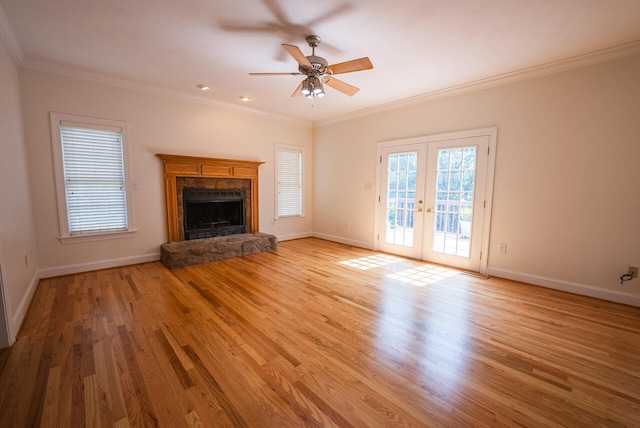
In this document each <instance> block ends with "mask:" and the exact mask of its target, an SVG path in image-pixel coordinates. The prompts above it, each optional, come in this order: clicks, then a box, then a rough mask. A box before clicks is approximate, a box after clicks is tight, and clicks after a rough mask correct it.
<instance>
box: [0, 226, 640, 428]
mask: <svg viewBox="0 0 640 428" xmlns="http://www.w3.org/2000/svg"><path fill="white" fill-rule="evenodd" d="M0 426H1V427H12V428H13V427H37V426H46V427H74V428H75V427H83V426H84V427H91V428H94V427H128V426H160V427H268V428H271V427H305V426H309V427H322V426H338V427H395V426H402V427H410V426H413V427H466V426H470V427H501V426H514V427H523V426H524V427H558V426H566V427H623V426H624V427H638V426H640V308H634V307H630V306H624V305H619V304H615V303H610V302H605V301H600V300H596V299H591V298H587V297H582V296H576V295H571V294H567V293H562V292H557V291H553V290H548V289H545V288H541V287H536V286H532V285H526V284H521V283H517V282H512V281H507V280H503V279H499V278H490V279H488V280H487V279H482V278H478V277H475V276H471V275H466V274H463V273H461V272H459V271H456V270H452V269H447V268H444V267H439V266H434V265H429V264H427V263H424V262H418V261H415V260H406V259H402V258H398V257H394V256H390V255H385V254H380V253H375V252H371V251H367V250H363V249H358V248H353V247H349V246H346V245H342V244H336V243H331V242H327V241H323V240H319V239H314V238H309V239H301V240H295V241H287V242H282V243H280V244H279V249H278V251H277V252H274V253H262V254H257V255H252V256H248V257H244V258H237V259H230V260H225V261H220V262H213V263H208V264H203V265H199V266H193V267H188V268H184V269H175V270H168V269H166V268H164V267H163V266H162V265H161V264H160V263H159V262H155V263H146V264H141V265H135V266H127V267H120V268H114V269H107V270H101V271H97V272H89V273H82V274H77V275H69V276H64V277H58V278H51V279H45V280H41V281H40V284H39V286H38V289H37V291H36V293H35V296H34V299H33V302H32V304H31V307H30V309H29V312H28V315H27V317H26V320H25V322H24V325H23V327H22V329H21V331H20V333H19V335H18V339H17V342H16V343H15V345H14V346H13V347H11V348H10V349H8V350H3V351H0Z"/></svg>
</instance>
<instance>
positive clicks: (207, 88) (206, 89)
mask: <svg viewBox="0 0 640 428" xmlns="http://www.w3.org/2000/svg"><path fill="white" fill-rule="evenodd" d="M196 88H198V89H200V90H201V91H208V90H209V89H211V86H208V85H196Z"/></svg>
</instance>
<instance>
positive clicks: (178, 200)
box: [156, 154, 277, 268]
mask: <svg viewBox="0 0 640 428" xmlns="http://www.w3.org/2000/svg"><path fill="white" fill-rule="evenodd" d="M156 156H157V157H159V158H160V159H162V161H163V163H164V182H165V201H166V210H167V233H168V238H169V242H168V243H166V244H163V245H162V247H161V260H162V262H163V263H164V264H165V265H166V266H167V267H169V268H174V267H184V266H188V265H192V264H197V263H205V262H209V261H214V260H221V259H225V258H229V257H237V256H243V255H247V254H254V253H257V252H262V251H273V250H276V249H277V239H276V237H275V236H272V235H267V234H263V233H259V232H258V231H259V223H258V221H259V211H258V208H259V204H258V167H259V166H260V165H261V164H263V163H264V162H258V161H245V160H232V159H218V158H204V157H193V156H180V155H169V154H157V155H156ZM184 188H208V189H240V188H241V189H244V190H245V197H246V200H245V225H246V230H247V232H250V233H245V234H240V235H229V236H219V237H214V238H205V239H194V240H189V241H185V240H184V222H183V213H182V189H184Z"/></svg>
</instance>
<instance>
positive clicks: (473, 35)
mask: <svg viewBox="0 0 640 428" xmlns="http://www.w3.org/2000/svg"><path fill="white" fill-rule="evenodd" d="M0 7H1V10H0V15H1V13H2V11H4V14H5V15H6V17H7V18H8V22H9V24H10V27H11V28H12V29H13V33H15V36H16V39H17V45H18V50H21V51H22V54H23V57H24V59H23V61H22V63H21V65H22V66H24V67H29V68H37V69H43V70H49V71H56V72H61V73H70V74H73V75H79V76H84V77H91V78H95V79H97V80H101V81H110V82H115V83H120V84H126V85H129V86H134V87H140V88H146V89H149V90H151V89H154V90H158V91H162V92H163V93H168V94H176V95H180V96H186V97H194V98H195V97H197V98H201V99H202V100H203V101H205V102H211V103H216V104H217V103H222V104H227V105H230V106H235V107H236V108H248V109H253V110H257V111H262V112H268V113H273V114H276V115H282V116H287V117H291V118H296V119H301V120H305V121H318V120H323V119H328V118H334V117H337V116H340V115H345V114H349V113H353V112H358V111H361V110H365V109H370V108H373V107H376V106H381V105H386V104H388V103H394V102H396V101H399V100H403V99H407V98H412V97H416V96H421V95H424V94H429V93H433V92H435V91H441V90H443V89H447V88H452V87H456V86H459V85H465V84H469V83H472V82H477V81H481V80H484V79H488V78H491V77H494V76H501V75H504V74H509V73H513V72H515V71H519V70H524V69H529V68H531V67H536V66H539V65H543V64H549V63H553V62H556V61H560V60H563V59H567V58H572V57H576V56H580V55H584V54H587V53H590V52H595V51H599V50H602V49H607V48H611V47H614V46H620V45H625V44H628V43H632V42H637V41H639V40H640V0H395V1H390V0H323V1H317V0H316V1H306V0H297V1H293V0H245V1H242V0H181V1H178V0H94V1H87V0H0ZM0 18H1V16H0ZM0 21H1V20H0ZM309 34H317V35H319V36H320V37H321V38H322V43H321V45H320V46H319V47H318V48H317V49H316V54H317V55H319V56H323V57H325V58H326V59H327V60H328V61H329V63H330V64H334V63H338V62H343V61H347V60H351V59H355V58H360V57H363V56H368V57H369V58H370V59H371V61H372V63H373V65H374V69H373V70H367V71H360V72H357V73H349V74H343V75H341V76H339V78H340V79H341V80H343V81H345V82H347V83H349V84H351V85H354V86H357V87H359V88H360V89H361V90H360V92H359V93H357V94H356V95H355V96H353V97H348V96H346V95H344V94H342V93H339V92H337V91H335V90H333V89H331V88H327V90H326V92H327V96H326V97H324V98H321V99H317V100H316V101H315V102H314V103H313V105H312V103H311V101H310V100H308V99H305V98H303V97H297V98H291V93H292V92H293V90H294V89H295V88H296V86H297V85H298V83H299V82H300V81H301V80H302V77H301V76H277V77H262V76H260V77H256V76H249V74H248V73H249V72H294V71H297V64H296V63H295V61H294V60H293V58H291V57H290V56H288V55H287V54H286V52H285V51H284V50H283V49H282V48H281V46H280V44H281V43H289V44H295V45H297V46H299V47H300V48H301V49H302V51H303V52H304V53H305V55H310V54H311V49H310V48H309V46H308V45H307V44H306V42H305V40H304V39H305V37H306V36H307V35H309ZM5 38H6V37H5ZM636 45H637V43H634V44H633V46H636ZM197 84H207V85H210V86H212V88H213V89H212V90H211V91H208V92H201V91H199V90H198V89H197V88H196V85H197ZM241 95H247V96H249V97H251V100H250V101H249V102H248V103H242V102H241V101H240V100H239V97H240V96H241Z"/></svg>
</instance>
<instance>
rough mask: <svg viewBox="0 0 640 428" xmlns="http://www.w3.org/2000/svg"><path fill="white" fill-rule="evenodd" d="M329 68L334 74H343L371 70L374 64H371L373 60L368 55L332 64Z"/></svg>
mask: <svg viewBox="0 0 640 428" xmlns="http://www.w3.org/2000/svg"><path fill="white" fill-rule="evenodd" d="M327 68H328V69H329V70H331V73H332V74H342V73H351V72H353V71H360V70H370V69H372V68H373V64H371V60H370V59H369V58H368V57H364V58H360V59H353V60H351V61H346V62H341V63H339V64H334V65H330V66H329V67H327Z"/></svg>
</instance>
